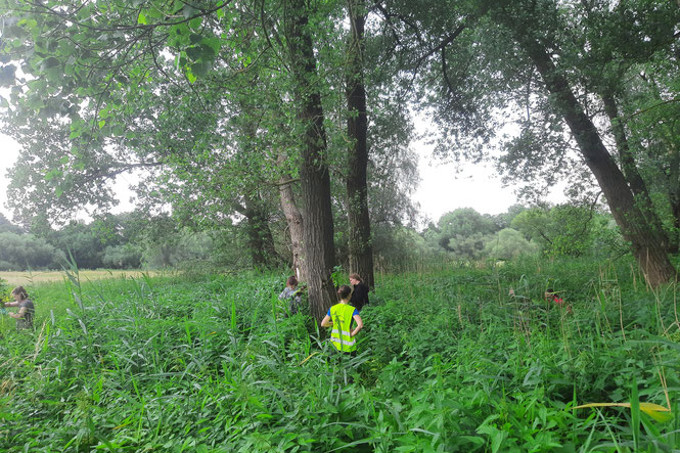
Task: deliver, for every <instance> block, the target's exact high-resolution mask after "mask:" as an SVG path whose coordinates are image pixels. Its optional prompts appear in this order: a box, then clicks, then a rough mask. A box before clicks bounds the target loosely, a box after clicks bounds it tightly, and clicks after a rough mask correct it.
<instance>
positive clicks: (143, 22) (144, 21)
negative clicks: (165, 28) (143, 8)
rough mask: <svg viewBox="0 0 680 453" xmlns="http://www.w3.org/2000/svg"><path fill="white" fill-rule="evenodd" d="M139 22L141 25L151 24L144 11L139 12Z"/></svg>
mask: <svg viewBox="0 0 680 453" xmlns="http://www.w3.org/2000/svg"><path fill="white" fill-rule="evenodd" d="M137 23H138V24H141V25H148V24H149V22H148V21H147V19H146V16H145V15H144V13H142V12H140V13H139V16H137Z"/></svg>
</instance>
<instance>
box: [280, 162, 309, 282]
mask: <svg viewBox="0 0 680 453" xmlns="http://www.w3.org/2000/svg"><path fill="white" fill-rule="evenodd" d="M279 199H280V201H281V209H282V210H283V215H284V216H285V217H286V224H287V225H288V234H289V235H290V248H291V254H292V261H293V262H292V263H291V264H292V266H293V269H294V270H295V275H296V276H297V278H298V280H300V281H307V280H308V278H307V271H306V269H305V268H304V267H303V264H304V261H303V260H302V256H303V253H302V243H303V233H304V223H303V220H302V213H301V212H300V209H299V208H298V206H297V203H296V202H295V194H294V193H293V187H292V181H291V178H290V176H289V175H283V176H282V177H281V179H280V180H279Z"/></svg>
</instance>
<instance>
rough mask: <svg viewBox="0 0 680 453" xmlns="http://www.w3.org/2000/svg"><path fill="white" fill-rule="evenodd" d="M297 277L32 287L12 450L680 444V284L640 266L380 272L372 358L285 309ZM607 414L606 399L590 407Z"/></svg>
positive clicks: (370, 333)
mask: <svg viewBox="0 0 680 453" xmlns="http://www.w3.org/2000/svg"><path fill="white" fill-rule="evenodd" d="M342 278H344V277H341V279H342ZM284 281H285V274H283V273H280V274H279V273H269V274H262V273H255V272H246V273H242V274H238V275H235V274H234V275H188V274H187V275H182V276H177V275H175V276H162V275H160V276H149V275H148V274H142V275H140V276H139V277H138V278H129V277H125V278H123V277H113V276H112V278H108V279H101V280H94V279H93V280H85V279H82V278H81V276H80V275H79V274H78V272H71V273H68V275H67V276H66V278H65V279H63V280H62V281H60V282H54V283H34V284H32V285H30V286H29V287H28V288H27V289H28V290H29V294H30V295H31V297H32V298H33V299H34V300H35V303H36V309H37V316H36V329H35V332H33V333H28V332H17V331H15V330H14V320H13V319H11V318H8V317H6V316H4V317H2V318H0V332H1V334H2V337H1V338H0V446H2V451H6V452H94V451H104V452H107V451H121V452H244V453H245V452H383V453H392V452H458V451H460V452H657V451H659V452H663V451H674V450H673V449H674V448H677V447H678V446H680V417H678V410H679V408H678V403H677V401H678V392H679V391H680V387H679V381H678V367H679V366H680V361H679V360H678V357H679V356H680V344H679V343H678V340H679V339H680V323H679V322H678V314H677V296H678V295H677V291H676V287H675V286H666V287H662V288H660V289H658V290H655V291H651V290H649V289H648V288H647V287H646V286H645V285H644V280H643V279H642V278H640V275H638V274H636V272H635V271H634V270H633V267H632V266H630V265H629V264H628V263H621V264H619V265H617V266H614V265H609V266H599V265H598V264H597V263H595V262H592V261H566V260H565V261H546V262H544V261H527V262H524V263H519V264H506V265H504V266H500V267H493V266H489V267H486V268H481V269H480V268H471V267H465V266H461V267H455V266H452V267H448V268H446V269H440V270H437V271H431V272H428V271H420V272H417V273H416V272H412V273H403V274H378V275H377V281H376V288H375V290H374V291H373V292H372V293H371V305H369V306H368V307H367V308H365V309H364V310H363V311H362V314H361V315H362V317H363V319H364V322H365V329H364V330H363V331H362V332H361V333H360V335H359V336H360V347H359V352H360V353H359V354H358V355H357V356H356V357H354V358H347V357H338V356H337V355H336V354H334V353H333V350H332V349H331V348H330V347H329V344H328V341H327V340H326V333H325V332H324V331H323V329H321V330H320V329H319V328H317V327H316V325H315V323H314V321H313V320H311V319H310V318H309V317H308V316H306V315H305V314H304V313H303V314H298V315H295V316H291V317H282V316H281V315H280V313H278V311H277V295H278V293H279V292H280V291H281V289H282V288H283V286H284ZM547 287H552V288H554V289H555V290H556V291H559V292H560V295H561V297H563V298H564V300H565V303H567V304H568V305H569V309H566V308H565V309H560V308H559V307H556V306H550V305H549V304H548V303H547V302H545V301H544V300H543V297H542V295H543V292H544V291H545V289H546V288H547ZM511 288H512V289H513V291H514V296H510V295H509V294H508V293H509V290H510V289H511ZM591 403H606V405H602V406H596V407H585V408H578V409H576V407H577V406H581V405H586V404H591ZM676 451H677V450H676Z"/></svg>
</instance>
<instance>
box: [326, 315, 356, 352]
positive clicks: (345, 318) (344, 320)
mask: <svg viewBox="0 0 680 453" xmlns="http://www.w3.org/2000/svg"><path fill="white" fill-rule="evenodd" d="M354 310H355V308H354V307H352V306H351V305H349V304H335V305H333V306H332V307H331V320H332V321H333V330H331V343H332V344H333V346H335V348H336V349H337V350H338V351H342V352H352V351H354V350H356V348H357V344H356V340H355V339H354V338H352V337H351V336H350V332H351V331H352V315H353V314H354Z"/></svg>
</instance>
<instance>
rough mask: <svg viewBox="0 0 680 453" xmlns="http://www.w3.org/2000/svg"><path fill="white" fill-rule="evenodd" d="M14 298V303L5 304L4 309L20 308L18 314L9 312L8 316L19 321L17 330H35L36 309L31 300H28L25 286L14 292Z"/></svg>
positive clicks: (18, 287)
mask: <svg viewBox="0 0 680 453" xmlns="http://www.w3.org/2000/svg"><path fill="white" fill-rule="evenodd" d="M12 297H14V302H5V303H4V304H3V306H4V307H19V311H18V312H16V313H12V312H8V313H7V314H8V315H9V316H11V317H12V318H15V319H16V320H17V330H21V329H33V316H34V314H35V307H34V305H33V302H32V301H31V299H29V298H28V293H27V292H26V290H25V289H24V287H23V286H17V287H16V288H14V289H13V290H12Z"/></svg>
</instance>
